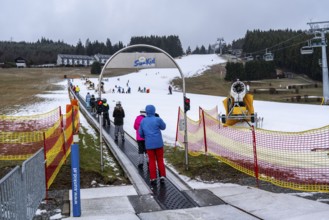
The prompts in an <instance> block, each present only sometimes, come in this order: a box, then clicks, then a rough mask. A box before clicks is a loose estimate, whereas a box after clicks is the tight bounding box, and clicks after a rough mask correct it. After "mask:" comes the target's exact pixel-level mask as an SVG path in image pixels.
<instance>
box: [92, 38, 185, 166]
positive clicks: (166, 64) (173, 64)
mask: <svg viewBox="0 0 329 220" xmlns="http://www.w3.org/2000/svg"><path fill="white" fill-rule="evenodd" d="M141 47H144V48H150V49H153V50H155V51H158V52H160V53H162V54H163V55H164V56H165V57H167V58H168V59H169V62H164V63H162V66H161V67H158V68H177V69H178V71H179V73H180V75H181V77H182V84H183V85H182V90H183V106H184V103H185V97H186V93H185V78H184V74H183V72H182V70H181V68H180V67H179V65H178V64H177V63H176V61H175V60H174V58H173V57H172V56H170V54H168V53H167V52H166V51H164V50H162V49H160V48H158V47H155V46H152V45H147V44H135V45H131V46H127V47H125V48H122V49H121V50H119V51H117V52H116V53H115V54H113V55H112V56H111V57H110V58H109V59H108V60H107V61H106V63H105V65H104V66H103V68H102V71H101V73H100V75H99V79H98V86H99V87H98V97H99V98H101V95H102V92H101V91H102V90H101V82H102V79H103V74H104V72H105V69H106V68H111V65H110V64H113V63H114V64H115V61H116V60H115V58H116V57H120V54H121V53H122V52H124V51H127V50H130V49H133V48H141ZM111 62H112V63H111ZM119 63H120V65H122V62H119ZM123 65H124V64H123ZM151 68H152V67H151ZM154 68H157V67H154ZM99 120H100V122H99V125H100V126H101V124H102V122H101V117H100V119H99ZM101 131H102V129H101V128H100V140H101V141H102V132H101ZM184 145H185V168H186V170H187V169H188V140H187V117H186V112H185V111H184ZM102 154H103V153H102V142H101V166H102V169H103V162H102V160H103V156H102Z"/></svg>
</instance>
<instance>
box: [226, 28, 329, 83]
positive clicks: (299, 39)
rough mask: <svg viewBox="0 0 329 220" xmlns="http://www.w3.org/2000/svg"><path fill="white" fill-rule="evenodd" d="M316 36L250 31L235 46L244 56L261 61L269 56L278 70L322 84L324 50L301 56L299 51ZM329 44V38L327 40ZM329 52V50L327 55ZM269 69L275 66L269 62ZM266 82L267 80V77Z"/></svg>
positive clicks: (233, 46) (298, 33)
mask: <svg viewBox="0 0 329 220" xmlns="http://www.w3.org/2000/svg"><path fill="white" fill-rule="evenodd" d="M314 38H316V37H315V35H314V34H309V33H306V32H305V31H293V30H288V29H287V30H269V31H261V30H253V31H247V33H246V35H245V37H244V38H241V39H238V40H236V41H233V42H232V48H233V49H239V48H241V49H242V51H243V54H244V55H245V56H250V55H251V56H253V57H254V59H255V60H256V61H257V60H261V59H262V57H263V55H264V54H265V53H266V52H271V53H272V54H273V55H274V60H273V62H274V65H275V68H280V69H282V70H284V71H291V72H295V73H299V74H306V75H308V76H309V77H310V78H312V79H315V80H322V67H321V65H320V64H319V61H321V58H322V55H321V48H320V47H317V48H314V53H313V54H308V55H302V54H301V52H300V49H301V48H302V47H303V46H308V41H309V40H310V41H311V42H312V41H313V40H314ZM326 39H327V41H328V35H327V36H326ZM328 52H329V50H328V47H327V54H328ZM269 65H272V64H271V63H270V62H269ZM265 78H266V77H265Z"/></svg>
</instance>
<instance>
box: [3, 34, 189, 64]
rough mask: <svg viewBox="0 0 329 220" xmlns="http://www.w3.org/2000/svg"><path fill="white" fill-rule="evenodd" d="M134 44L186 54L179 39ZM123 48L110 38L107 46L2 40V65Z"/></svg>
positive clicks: (144, 40) (133, 41) (150, 39)
mask: <svg viewBox="0 0 329 220" xmlns="http://www.w3.org/2000/svg"><path fill="white" fill-rule="evenodd" d="M133 44H150V45H153V46H157V47H160V48H161V49H163V50H165V51H167V52H168V53H169V54H170V55H171V56H173V57H178V56H182V55H183V48H182V44H181V42H180V40H179V37H178V36H161V37H160V36H150V37H132V38H131V40H130V43H129V45H133ZM124 47H125V45H123V43H122V42H121V41H119V42H118V43H115V44H112V42H111V40H110V39H107V40H106V42H105V43H103V42H99V41H97V40H96V41H93V42H91V41H90V40H89V39H87V40H86V42H85V43H84V44H83V43H82V42H81V40H79V41H78V43H77V45H76V46H72V45H69V44H67V43H64V42H63V41H52V40H50V39H46V38H41V40H38V41H37V42H34V43H28V42H9V41H0V63H5V64H6V63H11V64H12V63H13V62H14V60H15V59H16V58H17V57H22V58H24V59H25V60H26V61H27V64H28V65H39V64H49V63H56V60H57V55H58V54H73V55H88V56H93V55H95V54H98V53H99V54H106V55H112V54H114V53H115V52H117V51H118V50H120V49H122V48H124ZM9 66H10V65H9Z"/></svg>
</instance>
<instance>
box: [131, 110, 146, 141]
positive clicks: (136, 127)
mask: <svg viewBox="0 0 329 220" xmlns="http://www.w3.org/2000/svg"><path fill="white" fill-rule="evenodd" d="M144 118H145V116H144V115H138V116H137V117H136V119H135V123H134V129H135V130H136V140H137V141H142V140H144V139H143V138H141V136H140V135H139V132H138V129H139V125H140V124H141V121H142V120H143V119H144Z"/></svg>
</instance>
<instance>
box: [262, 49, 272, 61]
mask: <svg viewBox="0 0 329 220" xmlns="http://www.w3.org/2000/svg"><path fill="white" fill-rule="evenodd" d="M263 59H264V60H265V61H273V60H274V55H273V54H272V53H271V52H267V48H266V52H265V54H264V55H263Z"/></svg>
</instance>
